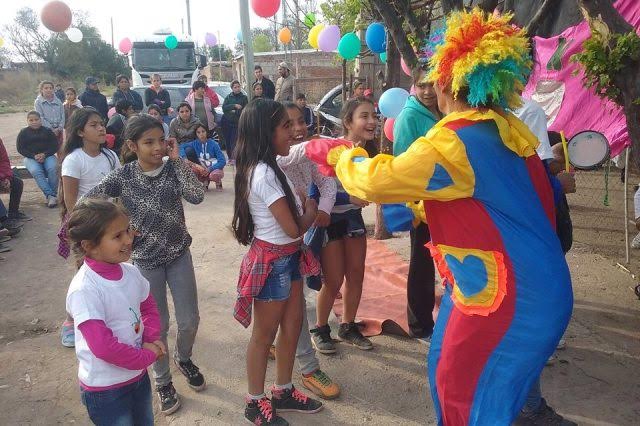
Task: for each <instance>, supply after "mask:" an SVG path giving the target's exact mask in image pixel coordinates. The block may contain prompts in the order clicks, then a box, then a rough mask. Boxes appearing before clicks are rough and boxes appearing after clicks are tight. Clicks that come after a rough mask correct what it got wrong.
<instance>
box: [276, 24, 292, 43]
mask: <svg viewBox="0 0 640 426" xmlns="http://www.w3.org/2000/svg"><path fill="white" fill-rule="evenodd" d="M278 40H280V43H282V44H288V43H290V42H291V30H290V29H289V28H287V27H284V28H283V29H281V30H280V32H279V33H278Z"/></svg>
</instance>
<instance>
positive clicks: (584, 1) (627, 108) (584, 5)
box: [578, 0, 640, 167]
mask: <svg viewBox="0 0 640 426" xmlns="http://www.w3.org/2000/svg"><path fill="white" fill-rule="evenodd" d="M578 6H580V8H581V10H582V13H583V14H584V15H585V18H589V19H596V18H598V17H600V18H601V19H602V21H603V22H604V23H605V24H606V25H607V26H608V27H609V31H610V32H611V33H618V34H627V33H629V32H631V31H634V28H633V27H632V26H631V24H629V23H628V22H627V21H625V20H624V18H623V17H622V16H621V15H620V13H618V11H617V10H616V9H615V8H614V7H613V4H612V2H611V1H610V0H578ZM639 75H640V60H638V59H636V60H629V61H628V63H627V64H626V66H625V67H624V68H623V69H622V70H620V72H618V74H616V75H615V76H613V84H614V85H615V86H616V87H617V88H618V89H620V91H621V92H622V99H621V102H620V103H621V104H622V105H621V106H622V108H623V110H624V114H625V118H626V120H627V131H628V132H629V138H630V139H631V158H632V160H633V162H634V163H635V165H636V166H639V167H640V105H638V104H636V103H634V102H636V100H638V99H640V80H639V79H638V76H639Z"/></svg>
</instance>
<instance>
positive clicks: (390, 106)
mask: <svg viewBox="0 0 640 426" xmlns="http://www.w3.org/2000/svg"><path fill="white" fill-rule="evenodd" d="M408 97H409V92H407V91H406V90H404V89H402V88H400V87H394V88H392V89H389V90H387V91H386V92H384V93H383V94H382V96H380V101H379V102H378V107H379V108H380V112H381V113H382V115H384V116H385V117H387V118H396V117H397V116H398V115H400V111H402V108H404V104H405V103H406V102H407V98H408Z"/></svg>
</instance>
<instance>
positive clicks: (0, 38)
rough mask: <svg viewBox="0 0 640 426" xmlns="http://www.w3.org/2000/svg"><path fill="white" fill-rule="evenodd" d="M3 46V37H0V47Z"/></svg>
mask: <svg viewBox="0 0 640 426" xmlns="http://www.w3.org/2000/svg"><path fill="white" fill-rule="evenodd" d="M2 46H4V39H3V38H2V37H0V47H2Z"/></svg>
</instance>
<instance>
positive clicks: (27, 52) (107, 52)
mask: <svg viewBox="0 0 640 426" xmlns="http://www.w3.org/2000/svg"><path fill="white" fill-rule="evenodd" d="M74 25H75V27H77V28H79V29H80V31H82V34H83V40H82V41H81V42H80V43H72V42H70V41H69V40H68V39H67V37H66V36H65V35H64V34H59V33H53V32H50V31H47V30H44V29H43V28H42V27H41V25H40V18H39V17H38V14H37V13H36V12H35V11H34V10H33V9H31V8H28V7H24V8H22V9H20V10H19V11H18V12H17V14H16V18H15V20H14V23H13V24H9V25H7V26H5V30H6V32H7V34H9V40H10V41H11V44H12V46H13V48H14V50H15V53H16V54H17V55H18V56H19V57H20V58H21V59H22V60H23V61H24V62H26V63H28V64H35V63H37V62H39V61H42V62H44V63H45V64H46V67H47V69H48V71H49V72H50V73H51V74H52V75H54V76H58V77H62V78H65V79H82V78H84V77H86V76H87V75H94V76H96V77H99V78H100V79H101V80H102V81H103V82H106V83H110V82H115V77H116V75H117V74H128V73H129V67H128V66H127V63H126V60H125V58H124V57H122V56H120V55H119V54H118V53H117V52H116V51H115V50H114V49H113V48H112V47H111V45H109V44H107V43H106V42H104V41H103V40H102V38H101V37H100V33H99V31H98V30H97V29H96V28H95V27H93V26H91V25H89V24H87V23H86V19H85V17H84V15H82V14H80V15H76V16H75V17H74Z"/></svg>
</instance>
